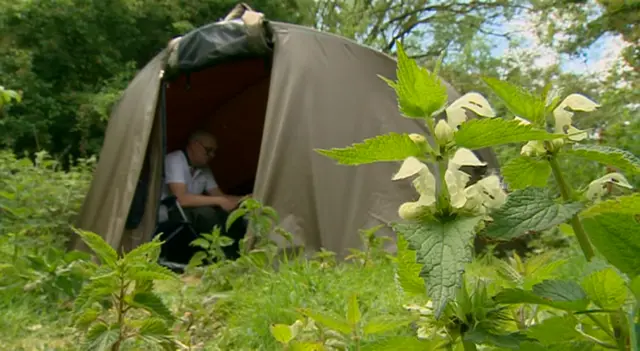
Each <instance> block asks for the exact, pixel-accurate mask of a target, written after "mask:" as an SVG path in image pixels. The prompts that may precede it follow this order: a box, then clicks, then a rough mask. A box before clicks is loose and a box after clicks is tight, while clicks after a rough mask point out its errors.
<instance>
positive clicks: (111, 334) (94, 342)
mask: <svg viewBox="0 0 640 351" xmlns="http://www.w3.org/2000/svg"><path fill="white" fill-rule="evenodd" d="M119 337H120V326H119V325H118V324H113V325H111V326H108V325H106V324H104V323H98V324H94V325H93V326H92V327H91V328H90V329H89V331H88V332H87V334H86V346H85V349H86V350H87V351H107V350H110V349H111V347H112V346H113V344H115V343H116V341H118V338H119Z"/></svg>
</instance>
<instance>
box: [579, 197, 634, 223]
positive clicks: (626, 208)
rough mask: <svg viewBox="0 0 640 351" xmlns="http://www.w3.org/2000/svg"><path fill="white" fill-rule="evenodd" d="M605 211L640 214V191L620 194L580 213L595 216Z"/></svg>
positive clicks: (583, 215)
mask: <svg viewBox="0 0 640 351" xmlns="http://www.w3.org/2000/svg"><path fill="white" fill-rule="evenodd" d="M603 213H618V214H627V215H638V214H640V193H634V194H631V195H625V196H619V197H616V198H613V199H609V200H606V201H602V202H598V203H597V204H595V205H593V206H591V207H589V208H587V209H586V210H584V211H582V213H580V217H582V218H586V217H593V216H596V215H599V214H603Z"/></svg>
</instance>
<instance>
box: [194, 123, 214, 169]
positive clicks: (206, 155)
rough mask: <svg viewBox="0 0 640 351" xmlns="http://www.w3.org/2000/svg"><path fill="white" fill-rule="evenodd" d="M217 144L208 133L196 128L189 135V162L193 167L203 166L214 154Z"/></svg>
mask: <svg viewBox="0 0 640 351" xmlns="http://www.w3.org/2000/svg"><path fill="white" fill-rule="evenodd" d="M217 148H218V144H217V142H216V139H215V138H214V136H213V135H211V134H210V133H207V132H205V131H202V130H198V131H196V132H194V133H193V134H191V136H189V142H188V143H187V152H188V153H189V159H190V161H191V164H192V165H193V166H195V167H204V166H206V165H207V164H208V163H209V161H211V159H212V158H213V157H214V156H215V152H216V149H217Z"/></svg>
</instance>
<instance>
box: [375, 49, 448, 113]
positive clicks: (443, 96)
mask: <svg viewBox="0 0 640 351" xmlns="http://www.w3.org/2000/svg"><path fill="white" fill-rule="evenodd" d="M397 48H398V63H397V69H396V77H397V81H396V82H394V81H392V80H390V79H388V78H385V77H382V76H380V78H381V79H382V80H384V81H385V82H386V83H387V84H388V85H389V86H390V87H391V88H393V89H394V90H395V92H396V95H397V97H398V105H399V109H400V112H401V113H402V114H403V115H405V116H406V117H409V118H421V119H426V118H431V117H432V115H433V113H434V112H436V111H438V110H441V109H442V108H443V107H444V105H445V104H446V103H447V98H448V96H447V89H446V87H445V86H444V83H443V82H442V80H440V78H439V77H438V76H437V75H436V74H434V73H431V72H429V71H428V70H427V69H425V68H422V67H420V66H418V64H417V63H416V61H414V60H412V59H411V58H409V56H407V54H406V53H405V51H404V49H403V48H402V45H401V44H400V43H398V45H397Z"/></svg>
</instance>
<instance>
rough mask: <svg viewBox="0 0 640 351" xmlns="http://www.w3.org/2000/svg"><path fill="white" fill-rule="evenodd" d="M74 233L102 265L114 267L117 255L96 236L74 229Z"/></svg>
mask: <svg viewBox="0 0 640 351" xmlns="http://www.w3.org/2000/svg"><path fill="white" fill-rule="evenodd" d="M75 232H76V233H77V234H78V235H79V236H80V237H81V238H82V241H84V243H85V244H87V246H88V247H89V248H90V249H91V250H92V251H93V252H94V253H95V254H96V255H97V256H98V258H99V259H100V261H102V263H104V264H106V265H108V266H109V267H115V265H116V261H117V260H118V253H117V252H116V250H114V249H113V248H112V247H111V246H110V245H109V244H108V243H107V242H106V241H104V239H102V237H101V236H100V235H98V234H95V233H91V232H88V231H84V230H80V229H76V230H75Z"/></svg>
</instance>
